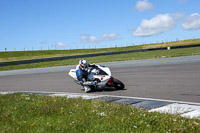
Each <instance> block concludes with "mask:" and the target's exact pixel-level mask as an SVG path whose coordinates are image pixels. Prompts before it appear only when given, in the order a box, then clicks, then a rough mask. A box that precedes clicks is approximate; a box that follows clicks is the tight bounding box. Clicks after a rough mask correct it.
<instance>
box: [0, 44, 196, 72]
mask: <svg viewBox="0 0 200 133" xmlns="http://www.w3.org/2000/svg"><path fill="white" fill-rule="evenodd" d="M191 55H200V47H196V48H183V49H174V50H159V51H149V52H140V53H129V54H118V55H109V56H97V57H90V58H85V59H87V60H88V61H89V62H90V63H101V62H112V61H124V60H139V59H155V58H168V57H177V56H191ZM79 60H80V59H69V60H62V61H50V62H42V63H32V64H25V65H15V66H6V67H0V71H6V70H16V69H27V68H44V67H53V66H65V65H76V64H77V63H78V61H79Z"/></svg>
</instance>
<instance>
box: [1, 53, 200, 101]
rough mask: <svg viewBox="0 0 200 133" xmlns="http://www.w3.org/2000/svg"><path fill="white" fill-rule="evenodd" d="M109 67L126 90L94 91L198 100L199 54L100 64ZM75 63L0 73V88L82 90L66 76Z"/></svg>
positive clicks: (9, 89)
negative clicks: (65, 65)
mask: <svg viewBox="0 0 200 133" xmlns="http://www.w3.org/2000/svg"><path fill="white" fill-rule="evenodd" d="M100 64H104V65H106V66H109V67H110V69H111V71H112V74H113V76H114V77H116V78H118V79H120V80H121V81H123V82H124V84H125V85H126V90H120V91H117V90H113V89H105V90H99V91H97V92H92V93H95V94H106V95H118V96H131V97H144V98H154V99H164V100H176V101H185V102H196V103H200V56H187V57H175V58H163V59H150V60H138V61H123V62H113V63H100ZM74 67H75V66H67V67H54V68H46V69H31V70H30V69H29V70H18V71H8V72H0V91H47V92H48V91H50V92H76V93H85V92H84V91H83V90H81V89H82V87H81V86H79V85H77V84H75V83H74V82H73V79H72V78H71V77H69V76H68V71H69V69H71V68H74Z"/></svg>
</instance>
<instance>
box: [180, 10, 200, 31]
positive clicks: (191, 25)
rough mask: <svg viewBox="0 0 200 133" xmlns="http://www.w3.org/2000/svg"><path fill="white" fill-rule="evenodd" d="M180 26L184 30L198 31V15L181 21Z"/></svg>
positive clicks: (192, 15)
mask: <svg viewBox="0 0 200 133" xmlns="http://www.w3.org/2000/svg"><path fill="white" fill-rule="evenodd" d="M181 24H182V27H183V28H184V29H185V30H198V29H200V15H199V14H198V13H193V14H191V15H190V16H189V17H187V18H186V19H185V20H183V21H182V23H181Z"/></svg>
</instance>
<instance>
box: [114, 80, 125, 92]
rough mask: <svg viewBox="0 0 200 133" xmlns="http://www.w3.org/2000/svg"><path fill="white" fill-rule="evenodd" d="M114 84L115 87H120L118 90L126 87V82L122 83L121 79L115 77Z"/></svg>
mask: <svg viewBox="0 0 200 133" xmlns="http://www.w3.org/2000/svg"><path fill="white" fill-rule="evenodd" d="M113 84H114V87H115V88H116V89H118V90H123V89H124V87H125V85H124V83H122V82H121V81H120V80H118V79H115V78H114V80H113Z"/></svg>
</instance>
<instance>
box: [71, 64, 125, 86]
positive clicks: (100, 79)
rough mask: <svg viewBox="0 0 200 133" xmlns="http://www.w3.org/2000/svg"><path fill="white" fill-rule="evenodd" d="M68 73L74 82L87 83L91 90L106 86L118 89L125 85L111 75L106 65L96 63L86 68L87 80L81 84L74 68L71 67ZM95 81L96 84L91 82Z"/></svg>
mask: <svg viewBox="0 0 200 133" xmlns="http://www.w3.org/2000/svg"><path fill="white" fill-rule="evenodd" d="M69 75H70V76H71V77H72V78H73V79H74V81H75V83H77V84H79V85H88V86H89V87H90V88H91V89H92V90H95V89H97V88H100V89H103V88H106V87H114V88H116V89H118V90H122V89H124V87H125V85H124V84H123V83H122V82H121V81H120V80H118V79H116V78H114V77H112V75H111V71H110V69H109V68H108V67H105V66H102V65H96V67H91V68H89V69H88V76H87V81H86V82H84V83H83V84H82V83H81V82H80V81H78V79H77V76H76V69H71V70H70V71H69ZM93 81H96V83H97V84H96V85H93V84H92V82H93Z"/></svg>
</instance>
